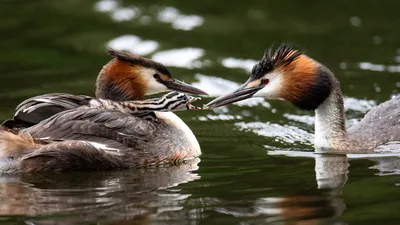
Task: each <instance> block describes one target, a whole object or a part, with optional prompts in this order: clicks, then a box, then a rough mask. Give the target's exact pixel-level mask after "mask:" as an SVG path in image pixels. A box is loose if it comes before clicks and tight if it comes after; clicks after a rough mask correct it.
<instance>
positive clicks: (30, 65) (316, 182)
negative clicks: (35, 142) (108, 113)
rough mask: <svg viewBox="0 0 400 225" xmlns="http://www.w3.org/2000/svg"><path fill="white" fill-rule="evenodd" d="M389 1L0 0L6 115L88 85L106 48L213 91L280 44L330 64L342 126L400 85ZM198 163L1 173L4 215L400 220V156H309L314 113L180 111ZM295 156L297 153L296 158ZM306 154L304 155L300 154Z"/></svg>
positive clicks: (258, 106)
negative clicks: (341, 101) (42, 97)
mask: <svg viewBox="0 0 400 225" xmlns="http://www.w3.org/2000/svg"><path fill="white" fill-rule="evenodd" d="M399 9H400V4H399V3H397V2H394V1H378V2H372V1H367V2H365V1H351V2H350V1H345V0H340V1H331V2H313V1H295V0H290V1H286V2H281V1H258V0H249V1H245V2H242V1H238V2H232V1H225V0H224V1H212V0H204V1H198V2H193V1H172V0H167V1H142V0H140V1H126V0H125V1H114V0H101V1H78V0H71V1H61V0H51V1H50V0H38V1H31V2H29V1H28V2H27V1H20V0H16V1H2V3H0V15H1V18H2V22H1V23H0V32H1V35H0V45H1V50H2V51H1V53H0V65H1V66H0V80H1V91H0V101H1V103H2V104H0V119H2V120H3V119H6V118H9V117H10V116H12V113H13V110H14V108H15V106H16V105H17V104H18V103H19V102H21V101H22V100H24V99H26V98H28V97H31V96H34V95H39V94H43V93H49V92H67V93H75V94H86V95H93V93H94V81H95V78H96V75H97V73H98V71H99V70H100V69H101V67H102V65H104V64H105V63H106V62H107V61H108V60H109V57H108V56H107V55H106V54H105V47H106V46H109V47H112V48H115V49H119V50H128V51H131V52H133V53H136V54H140V55H145V56H147V57H149V58H152V59H154V60H157V61H160V62H162V63H164V64H165V65H167V66H168V67H169V68H170V71H171V72H172V74H173V75H174V76H175V77H177V78H179V79H182V80H185V81H186V82H189V83H192V84H194V85H196V86H198V87H200V88H203V89H204V90H206V91H208V92H209V93H210V95H211V97H210V98H206V99H204V100H203V102H202V103H205V102H207V101H209V100H211V98H212V97H215V96H219V95H221V94H224V93H227V92H229V91H231V90H234V89H235V88H237V87H238V86H239V85H240V83H242V82H244V81H245V80H246V79H247V76H248V73H249V71H250V70H251V68H252V66H253V64H254V63H255V62H257V60H258V59H260V58H261V56H262V54H263V51H264V49H265V48H266V47H269V46H271V45H272V44H273V43H275V46H277V45H279V44H280V43H281V42H283V41H288V42H291V43H294V44H295V45H297V46H299V47H300V48H302V49H304V50H305V52H306V54H308V55H309V56H311V57H313V58H315V59H317V60H318V61H320V62H321V63H323V64H325V65H326V66H328V67H329V68H330V69H331V70H332V71H334V72H335V74H336V76H337V77H338V78H339V79H340V81H341V87H342V90H343V94H344V95H345V107H346V113H347V116H348V118H349V123H348V125H351V124H352V123H355V122H357V120H359V119H360V118H362V115H363V114H364V113H365V112H367V111H368V110H369V109H370V108H371V107H374V106H375V105H377V104H379V103H381V102H383V101H385V100H387V99H389V98H390V97H391V96H392V95H395V94H398V93H399V89H400V41H399V39H398V36H399V34H400V32H399V29H398V24H400V17H399V16H398V12H399ZM179 116H181V117H182V118H183V120H184V121H185V122H186V123H187V124H188V125H189V126H190V127H191V129H192V130H193V132H194V133H195V135H196V136H197V138H198V140H199V142H200V144H201V147H202V151H203V155H202V156H201V161H200V162H198V161H194V162H191V163H188V164H185V165H182V166H177V167H170V168H153V169H147V170H140V171H131V170H126V171H114V172H85V173H81V172H74V173H64V174H40V175H16V176H2V177H1V179H0V215H1V217H0V221H1V223H4V224H16V223H17V224H77V223H82V224H96V223H101V224H396V223H398V220H399V218H400V217H399V216H398V211H399V209H400V201H399V200H397V199H398V198H397V197H396V196H399V195H400V189H399V187H398V185H399V184H400V176H399V175H398V174H399V169H400V167H399V163H398V162H399V161H398V160H399V159H398V157H396V156H393V157H374V158H351V157H346V156H341V155H337V156H332V155H327V156H324V155H322V156H321V155H313V154H311V153H312V151H313V148H312V140H313V120H314V117H313V113H312V112H304V111H300V110H298V109H295V108H294V107H293V106H291V105H290V104H288V103H285V102H280V101H266V100H263V99H251V100H247V101H244V102H240V103H236V104H234V105H231V106H228V107H222V108H219V109H215V110H209V111H192V112H179ZM290 153H293V154H290ZM298 153H300V154H298Z"/></svg>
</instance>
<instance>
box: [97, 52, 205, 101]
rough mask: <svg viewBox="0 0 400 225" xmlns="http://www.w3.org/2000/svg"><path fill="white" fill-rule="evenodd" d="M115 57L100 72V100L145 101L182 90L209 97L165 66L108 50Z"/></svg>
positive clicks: (98, 90) (98, 84)
mask: <svg viewBox="0 0 400 225" xmlns="http://www.w3.org/2000/svg"><path fill="white" fill-rule="evenodd" d="M108 54H109V55H110V56H112V57H114V58H113V59H112V60H111V61H109V62H108V63H107V64H106V65H105V66H104V67H103V69H102V70H101V71H100V73H99V76H98V77H97V82H96V97H98V98H104V99H110V100H115V101H123V100H131V99H143V97H144V96H145V95H151V94H156V93H160V92H166V91H170V90H173V91H180V92H184V93H190V94H201V95H207V93H206V92H204V91H202V90H200V89H198V88H195V87H193V86H190V85H188V84H186V83H184V82H182V81H179V80H177V79H175V78H173V77H172V75H171V73H170V72H169V71H168V70H167V68H165V67H164V65H162V64H161V63H158V62H155V61H152V60H150V59H147V58H144V57H141V56H137V55H133V54H130V53H127V52H120V51H115V50H112V49H109V50H108Z"/></svg>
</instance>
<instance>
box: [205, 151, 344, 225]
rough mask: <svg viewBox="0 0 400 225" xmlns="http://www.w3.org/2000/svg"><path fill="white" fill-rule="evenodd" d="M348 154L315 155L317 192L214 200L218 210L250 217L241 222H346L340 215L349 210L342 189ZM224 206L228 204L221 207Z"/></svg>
mask: <svg viewBox="0 0 400 225" xmlns="http://www.w3.org/2000/svg"><path fill="white" fill-rule="evenodd" d="M348 167H349V163H348V159H347V157H346V155H318V156H316V157H315V180H316V183H317V187H318V191H317V192H315V191H314V192H312V193H308V194H306V193H303V194H302V193H299V194H294V195H287V196H276V197H272V196H271V197H263V198H258V199H256V200H254V201H252V202H248V203H247V206H246V204H244V203H236V205H235V203H232V202H231V203H229V202H227V201H224V200H222V199H213V200H212V202H213V204H214V205H219V206H217V207H215V208H214V210H215V211H217V212H218V213H222V214H227V215H231V216H234V217H239V218H244V217H246V218H247V219H246V220H245V221H243V222H242V223H241V224H266V223H268V224H345V223H344V222H343V221H341V219H340V218H339V217H340V216H341V215H342V214H343V212H344V211H345V209H346V204H345V202H344V199H343V197H342V190H343V187H344V186H345V184H346V182H347V178H348V172H349V170H348ZM224 205H229V206H226V207H222V206H224Z"/></svg>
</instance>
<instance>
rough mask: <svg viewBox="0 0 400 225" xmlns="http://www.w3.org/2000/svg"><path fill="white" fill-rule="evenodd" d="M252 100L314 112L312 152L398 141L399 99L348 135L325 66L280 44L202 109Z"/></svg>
mask: <svg viewBox="0 0 400 225" xmlns="http://www.w3.org/2000/svg"><path fill="white" fill-rule="evenodd" d="M251 97H264V98H267V99H283V100H285V101H288V102H290V103H292V104H293V105H294V106H296V107H298V108H300V109H302V110H315V114H316V116H315V143H314V145H315V148H316V151H321V152H326V151H329V152H344V153H347V152H354V153H367V152H371V151H373V150H374V149H376V147H378V146H381V145H384V144H387V143H391V142H396V141H400V96H397V97H394V98H393V99H391V100H389V101H386V102H384V103H382V104H381V105H379V106H378V107H376V108H374V109H372V110H371V111H370V112H368V113H367V114H366V115H365V117H364V118H363V119H362V120H361V121H360V122H359V123H357V124H356V125H354V126H352V127H351V128H350V129H349V130H348V131H347V130H346V125H345V122H346V118H345V113H344V106H343V97H342V93H341V90H340V84H339V81H338V80H337V79H336V78H335V76H334V74H333V73H332V72H331V71H330V70H329V69H328V68H326V67H325V66H324V65H322V64H320V63H319V62H317V61H315V60H313V59H311V58H310V57H308V56H306V55H304V54H303V53H302V52H301V51H299V50H295V49H294V48H293V47H292V46H290V45H286V44H282V45H281V46H280V47H279V48H278V49H276V50H275V51H274V52H273V51H272V49H267V50H266V51H265V53H264V56H263V58H262V59H261V61H260V62H259V63H257V64H256V65H255V66H254V67H253V69H252V72H251V75H250V78H249V79H248V80H247V81H246V82H245V83H244V84H243V85H242V86H241V87H240V88H239V89H238V90H236V91H235V92H233V93H231V94H228V95H225V96H221V97H219V98H217V99H215V100H213V101H211V102H209V103H208V104H207V105H206V106H207V107H209V108H215V107H219V106H223V105H227V104H229V103H233V102H237V101H240V100H243V99H247V98H251Z"/></svg>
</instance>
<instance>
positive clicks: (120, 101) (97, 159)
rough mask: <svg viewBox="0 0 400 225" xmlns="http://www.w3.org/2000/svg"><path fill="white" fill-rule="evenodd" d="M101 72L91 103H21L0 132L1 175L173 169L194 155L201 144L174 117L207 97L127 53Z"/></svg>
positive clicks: (39, 99)
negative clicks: (171, 166) (154, 167)
mask: <svg viewBox="0 0 400 225" xmlns="http://www.w3.org/2000/svg"><path fill="white" fill-rule="evenodd" d="M108 53H109V55H111V56H112V57H113V59H112V60H111V61H109V62H108V63H107V64H106V65H105V66H104V67H103V69H102V70H101V71H100V73H99V75H98V77H97V82H96V98H92V97H89V96H84V95H72V94H60V93H54V94H45V95H41V96H36V97H33V98H30V99H28V100H25V101H24V102H23V103H21V104H20V105H19V106H18V107H17V111H16V113H15V115H14V118H13V119H12V120H8V121H5V122H4V123H3V125H2V126H1V127H0V172H42V171H63V170H87V169H89V170H107V169H118V168H119V169H120V168H132V167H141V166H150V165H159V164H174V163H177V162H181V161H185V160H188V159H192V158H195V157H198V156H199V155H200V154H201V150H200V146H199V143H198V141H197V139H196V137H195V136H194V134H193V133H192V131H191V130H190V128H189V127H188V126H187V125H186V124H185V123H184V122H183V121H182V120H181V119H180V118H179V117H178V116H176V115H175V114H174V113H172V112H170V111H178V110H185V109H198V108H197V107H195V106H193V105H191V103H192V102H193V101H195V100H197V99H198V98H194V97H190V96H187V95H185V94H183V93H178V92H172V93H168V94H166V95H164V96H162V97H160V98H156V99H148V100H144V96H145V95H150V94H155V93H160V92H166V91H169V90H173V91H180V92H185V93H191V94H201V95H206V93H205V92H204V91H202V90H200V89H197V88H195V87H192V86H190V85H188V84H185V83H183V82H181V81H178V80H176V79H174V78H173V77H172V76H171V73H170V72H169V71H168V70H167V68H165V67H164V66H163V65H162V64H160V63H157V62H154V61H152V60H150V59H146V58H143V57H140V56H136V55H133V54H130V53H124V52H119V51H114V50H109V51H108Z"/></svg>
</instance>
